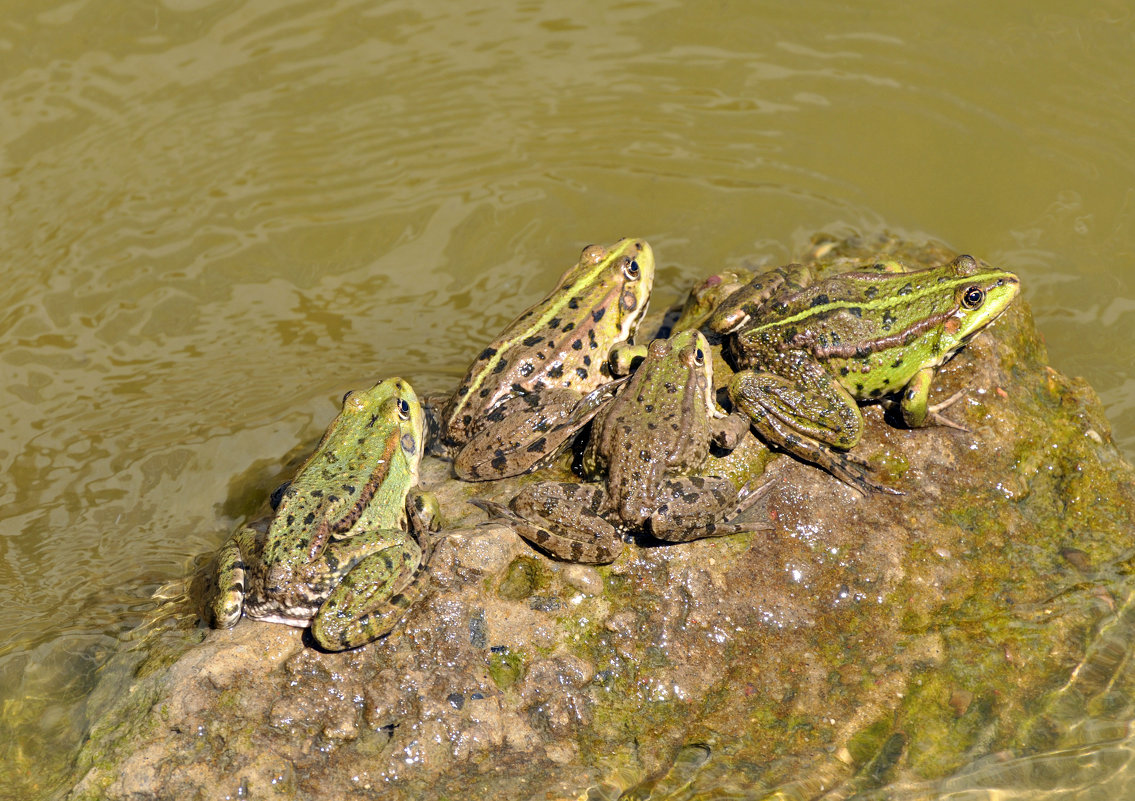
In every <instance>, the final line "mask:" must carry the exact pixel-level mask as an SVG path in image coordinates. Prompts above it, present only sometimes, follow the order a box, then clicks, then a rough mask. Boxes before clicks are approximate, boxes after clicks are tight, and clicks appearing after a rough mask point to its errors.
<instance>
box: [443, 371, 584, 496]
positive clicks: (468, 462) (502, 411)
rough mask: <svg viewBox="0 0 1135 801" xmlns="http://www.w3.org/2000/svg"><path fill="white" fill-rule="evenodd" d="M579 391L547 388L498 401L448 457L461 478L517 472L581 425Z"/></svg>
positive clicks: (557, 447)
mask: <svg viewBox="0 0 1135 801" xmlns="http://www.w3.org/2000/svg"><path fill="white" fill-rule="evenodd" d="M581 400H582V399H581V396H580V394H579V393H578V392H573V391H571V390H569V389H548V390H545V391H543V392H539V393H534V394H528V395H517V396H515V397H512V398H509V399H508V400H506V401H502V402H501V403H500V404H498V405H497V406H496V408H494V409H493V410H492V411H491V412H489V414H488V415H486V417H485V421H484V423H483V424H482V426H481V428H480V429H479V430H478V431H477V433H476V434H474V435H473V436H472V437H470V438H469V441H468V442H466V443H465V446H464V447H463V448H462V449H461V451H460V452H459V453H458V454H457V455H456V456H455V457H454V459H453V472H454V475H456V476H457V477H458V478H460V479H461V480H463V481H488V480H492V479H498V478H507V477H509V476H518V475H521V474H522V473H527V472H529V471H531V470H535V469H536V468H537V467H541V466H542V465H544V464H546V463H548V462H550V461H551V460H552V459H554V458H555V457H556V455H557V454H559V452H560V451H561V450H562V449H563V447H564V446H565V445H567V443H568V441H569V440H570V439H571V437H572V435H573V434H574V433H575V432H576V431H577V430H578V429H579V427H580V426H582V425H583V424H584V423H586V422H587V420H589V419H591V418H590V416H588V417H586V419H584V420H583V422H579V423H577V419H578V418H577V417H576V416H575V414H576V409H577V407H578V406H579V404H580V403H581Z"/></svg>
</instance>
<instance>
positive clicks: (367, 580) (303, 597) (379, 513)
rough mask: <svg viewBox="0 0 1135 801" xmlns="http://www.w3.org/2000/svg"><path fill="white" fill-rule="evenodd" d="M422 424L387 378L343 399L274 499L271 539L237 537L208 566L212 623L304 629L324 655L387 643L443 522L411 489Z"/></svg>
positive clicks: (426, 497) (404, 390) (411, 402)
mask: <svg viewBox="0 0 1135 801" xmlns="http://www.w3.org/2000/svg"><path fill="white" fill-rule="evenodd" d="M424 427H425V424H424V415H423V413H422V408H421V406H420V404H419V403H418V398H417V396H416V395H415V394H414V390H413V389H412V388H411V386H410V385H409V384H408V383H407V382H406V381H404V380H402V379H401V378H389V379H387V380H385V381H382V382H379V383H378V384H376V385H375V386H374V387H372V388H371V389H369V390H364V391H356V392H348V393H347V394H346V396H344V398H343V407H342V411H340V412H339V414H338V415H337V416H336V417H335V419H334V420H333V421H332V422H331V425H330V426H329V427H328V428H327V431H326V432H325V433H324V435H323V438H322V439H321V440H320V442H319V445H318V447H316V449H315V452H314V453H312V454H311V456H310V457H308V459H307V461H305V462H304V464H303V465H302V466H301V467H300V469H299V471H298V472H297V473H296V475H295V478H294V479H293V480H292V481H291V482H290V483H288V484H285V485H284V486H283V487H282V488H281V490H279V491H277V493H274V494H273V499H272V500H273V505H274V506H275V507H276V509H275V514H274V515H273V517H272V520H271V522H270V523H269V524H268V526H267V529H266V530H263V529H258V528H256V527H253V526H244V527H242V528H240V529H239V530H238V531H237V532H236V533H235V534H234V535H233V536H232V537H230V538H229V540H228V541H227V542H226V543H225V544H224V545H223V546H222V547H221V550H220V552H219V553H218V555H217V559H216V576H217V586H218V588H219V589H218V592H217V595H216V596H215V597H214V599H213V600H212V601H211V603H210V605H209V607H208V610H207V611H208V614H209V616H210V618H211V622H212V623H213V625H214V626H216V627H218V628H230V627H231V626H233V625H234V624H235V623H236V622H237V620H239V619H240V615H241V611H242V610H243V612H244V614H245V615H247V616H248V617H249V618H251V619H253V620H266V621H271V622H274V623H285V624H287V625H290V626H299V627H305V626H307V625H308V624H309V623H310V624H311V631H312V635H313V637H314V638H315V640H316V642H318V643H319V644H320V645H321V646H322V647H324V648H326V649H328V650H332V651H338V650H344V649H347V648H354V647H356V646H359V645H362V644H363V643H366V642H369V641H370V640H374V639H377V638H378V637H381V636H383V635H384V634H387V633H389V632H390V630H391V629H392V628H393V627H394V626H395V625H396V624H397V622H398V620H399V619H400V618H401V617H402V615H403V614H404V613H405V612H406V610H407V609H408V608H409V606H410V605H411V604H412V603H413V602H414V601H415V600H417V598H418V597H420V595H421V593H422V591H423V590H424V584H425V582H424V581H423V579H424V572H425V566H426V564H427V562H428V560H429V556H430V553H431V552H432V550H433V543H434V539H433V538H432V537H431V535H430V529H431V528H436V526H437V524H438V523H439V521H440V517H439V515H438V510H437V501H436V500H435V499H434V497H433V496H432V495H431V494H429V493H425V492H421V491H419V490H417V489H416V485H417V483H418V466H419V463H420V462H421V458H422V448H423V445H424V442H423V439H424Z"/></svg>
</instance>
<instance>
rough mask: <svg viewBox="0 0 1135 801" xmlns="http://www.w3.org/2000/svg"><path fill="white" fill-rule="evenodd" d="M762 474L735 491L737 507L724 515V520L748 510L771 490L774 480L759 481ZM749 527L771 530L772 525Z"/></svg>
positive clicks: (731, 518) (730, 519) (729, 519)
mask: <svg viewBox="0 0 1135 801" xmlns="http://www.w3.org/2000/svg"><path fill="white" fill-rule="evenodd" d="M761 478H762V476H757V477H756V478H753V479H750V481H749V483H747V484H745V486H743V487H741V489H739V490H738V491H737V508H736V509H734V510H733V511H732V512H730V513H729V514H728V515H727V516H726V518H725V519H726V521H732V520H735V519H736V518H738V517H739V516H741V515H742V514H743V513H744V512H746V511H748V510H749V508H751V507H752V506H753V504H755V503H756V502H757V501H759V500H760V499H761V498H763V497H765V496H766V495H768V494H769V493H770V492H772V488H773V485H774V484H775V483H776V482H775V481H771V480H770V481H765V482H763V483H762V482H761ZM751 528H754V529H760V530H771V529H772V528H773V527H772V526H768V525H765V526H759V525H758V526H752V527H751Z"/></svg>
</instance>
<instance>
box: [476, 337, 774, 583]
mask: <svg viewBox="0 0 1135 801" xmlns="http://www.w3.org/2000/svg"><path fill="white" fill-rule="evenodd" d="M748 428H749V421H748V418H746V417H745V416H744V415H738V414H733V415H727V414H726V413H725V412H724V411H722V409H721V408H720V407H719V406H718V405H717V403H716V401H715V400H714V385H713V361H712V358H711V354H710V351H709V345H708V344H707V343H706V340H705V337H704V336H703V335H702V334H701V333H700V332H698V331H684V332H680V333H678V334H676V335H674V336H673V337H672V338H670V339H669V340H664V339H657V340H655V341H654V342H652V343H651V344H650V346H649V348H648V349H647V352H646V356H645V359H644V360H643V362H642V363H641V364H640V365H639V367H638V369H637V370H636V371H635V373H634V374H633V375H632V376H631V378H630V380H629V381H628V382H627V384H626V386H625V387H623V388H622V390H621V392H620V393H619V394H618V395H617V396H616V397H615V399H614V400H613V401H611V402H610V403H609V404H608V405H607V406H605V407H604V408H603V409H602V411H600V412H599V414H598V415H597V416H596V418H595V421H594V424H593V432H592V435H591V439H590V440H589V441H588V444H587V447H586V449H585V451H584V454H583V467H584V471H585V472H586V473H587V474H588V475H589V476H602V475H605V476H606V482H605V489H604V487H603V486H600V485H597V484H572V483H558V482H541V483H538V484H532V485H529V486H528V487H526V488H525V489H524V490H523V491H522V492H521V493H520V494H519V495H517V496H516V497H515V498H513V500H512V502H511V507H512V508H511V510H510V509H509V508H507V507H504V506H502V505H500V504H497V503H493V502H490V501H483V500H474V501H473V503H474V504H475V505H477V506H479V507H481V508H482V509H484V510H485V511H486V512H488V513H489V515H490V516H491V517H495V518H500V519H504V520H506V521H508V522H509V523H510V524H511V525H512V526H513V528H514V529H515V530H516V531H517V532H518V533H519V534H520V535H521V536H522V537H524V538H525V539H527V540H528V541H529V542H531V543H533V544H534V545H536V546H537V547H538V548H540V549H541V550H543V551H545V552H546V553H548V554H550V555H551V556H554V557H557V558H560V559H564V560H568V561H572V562H584V563H589V564H605V563H608V562H611V561H613V560H614V559H615V558H616V557H618V555H619V553H620V552H621V551H622V549H623V541H622V536H621V535H622V534H623V533H624V532H627V531H642V532H645V533H648V534H650V535H652V536H654V537H656V538H658V539H661V540H667V541H670V542H687V541H689V540H694V539H699V538H702V537H715V536H722V535H725V534H734V533H737V532H739V531H746V530H749V531H751V530H754V529H762V528H767V526H761V525H756V526H754V525H736V524H732V523H726V522H722V521H723V519H724V518H725V517H726V516H727V515H728V514H730V513H732V512H739V511H741V510H742V509H743V508H745V507H746V506H747V505H749V504H750V503H752V502H753V501H755V500H756V499H757V498H758V497H759V496H760V494H761V493H760V492H754V491H753V490H752V487H751V484H746V485H745V486H743V487H742V488H741V489H740V490H738V488H737V487H736V486H735V485H734V484H733V483H732V482H731V481H730V480H729V479H728V478H725V477H722V476H718V475H715V474H714V462H715V457H713V456H711V455H710V445H711V444H714V445H717V446H719V447H721V448H724V449H730V448H732V447H733V446H734V445H735V444H736V443H737V442H738V441H739V440H740V438H741V437H742V436H744V435H746V434H747V433H748Z"/></svg>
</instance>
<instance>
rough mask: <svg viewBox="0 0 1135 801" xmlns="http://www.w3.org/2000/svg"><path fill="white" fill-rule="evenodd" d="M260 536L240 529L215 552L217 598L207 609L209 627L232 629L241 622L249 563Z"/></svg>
mask: <svg viewBox="0 0 1135 801" xmlns="http://www.w3.org/2000/svg"><path fill="white" fill-rule="evenodd" d="M262 537H263V535H262V534H261V533H260V532H259V531H257V530H256V529H254V528H251V527H249V526H242V527H241V528H240V529H238V530H237V531H236V533H234V534H233V535H232V536H231V537H229V538H228V539H227V540H226V541H225V544H224V545H222V546H221V548H220V550H219V551H217V555H216V556H215V557H214V560H213V570H214V577H215V580H216V584H217V589H216V594H215V595H214V596H213V597H212V599H210V601H209V603H208V604H207V605H206V608H205V612H206V617H208V618H209V620H208V621H207V622H208V623H209V625H211V626H213V627H214V628H218V629H231V628H232V627H233V626H235V625H236V622H237V621H238V620H240V615H241V612H242V611H243V609H244V597H245V593H246V591H247V588H248V579H249V562H251V560H253V559H256V558H258V554H259V551H260V548H261V546H262V543H261V542H260V541H259V540H260V538H262Z"/></svg>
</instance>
